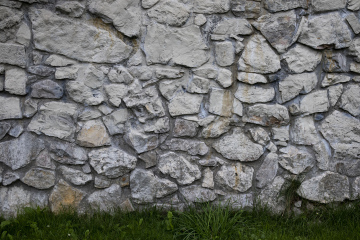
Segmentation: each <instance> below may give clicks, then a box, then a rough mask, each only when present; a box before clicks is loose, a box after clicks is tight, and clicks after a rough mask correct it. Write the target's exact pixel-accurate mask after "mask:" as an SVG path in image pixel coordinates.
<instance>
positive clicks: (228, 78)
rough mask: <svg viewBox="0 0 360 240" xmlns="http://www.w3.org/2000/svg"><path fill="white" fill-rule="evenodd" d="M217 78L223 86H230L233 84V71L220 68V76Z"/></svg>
mask: <svg viewBox="0 0 360 240" xmlns="http://www.w3.org/2000/svg"><path fill="white" fill-rule="evenodd" d="M215 80H216V82H217V83H219V84H220V85H221V86H222V87H223V88H228V87H230V86H231V85H232V84H233V78H232V72H231V71H229V70H227V69H225V68H220V69H219V75H218V78H217V79H215Z"/></svg>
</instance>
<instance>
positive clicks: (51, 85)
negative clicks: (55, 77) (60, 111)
mask: <svg viewBox="0 0 360 240" xmlns="http://www.w3.org/2000/svg"><path fill="white" fill-rule="evenodd" d="M31 89H32V90H31V96H32V97H34V98H53V99H59V98H61V97H62V96H63V94H64V90H63V88H62V87H61V86H60V85H59V84H57V83H56V82H54V81H51V80H44V81H40V82H37V83H35V84H33V85H32V86H31Z"/></svg>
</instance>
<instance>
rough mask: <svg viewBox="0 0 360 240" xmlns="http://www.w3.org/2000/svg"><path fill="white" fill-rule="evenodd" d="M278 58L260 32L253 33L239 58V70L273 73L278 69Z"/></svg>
mask: <svg viewBox="0 0 360 240" xmlns="http://www.w3.org/2000/svg"><path fill="white" fill-rule="evenodd" d="M280 68H281V67H280V58H279V56H278V55H277V54H276V53H275V52H274V51H273V50H272V49H271V47H270V46H269V44H268V43H267V41H266V39H265V38H264V37H263V36H261V35H260V34H255V35H253V36H252V37H251V38H250V40H249V42H248V43H247V45H246V47H245V50H244V51H243V53H242V55H241V57H240V60H239V70H240V71H244V72H253V73H260V74H266V73H274V72H277V71H278V70H279V69H280Z"/></svg>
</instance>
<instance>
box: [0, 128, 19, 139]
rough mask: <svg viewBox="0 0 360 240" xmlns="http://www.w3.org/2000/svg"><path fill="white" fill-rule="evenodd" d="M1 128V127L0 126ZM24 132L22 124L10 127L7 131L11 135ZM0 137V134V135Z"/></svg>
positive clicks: (14, 135)
mask: <svg viewBox="0 0 360 240" xmlns="http://www.w3.org/2000/svg"><path fill="white" fill-rule="evenodd" d="M0 128H1V127H0ZM23 132H24V128H23V126H22V125H16V126H15V127H13V128H11V130H10V131H9V135H10V136H12V137H16V138H17V137H19V136H20V135H21V134H22V133H23ZM0 139H1V135H0Z"/></svg>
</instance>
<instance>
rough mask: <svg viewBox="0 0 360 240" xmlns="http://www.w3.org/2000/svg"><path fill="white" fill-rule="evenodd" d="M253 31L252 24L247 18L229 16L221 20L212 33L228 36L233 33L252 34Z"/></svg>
mask: <svg viewBox="0 0 360 240" xmlns="http://www.w3.org/2000/svg"><path fill="white" fill-rule="evenodd" d="M253 31H254V30H253V28H252V27H251V24H250V23H249V22H248V21H247V20H246V19H239V18H227V19H223V20H222V21H220V22H219V23H218V24H217V25H216V27H215V28H214V30H213V32H212V33H213V34H214V35H221V36H223V37H224V38H228V37H230V36H231V35H233V36H237V35H250V34H252V33H253Z"/></svg>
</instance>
